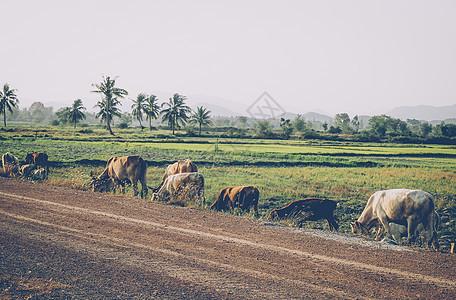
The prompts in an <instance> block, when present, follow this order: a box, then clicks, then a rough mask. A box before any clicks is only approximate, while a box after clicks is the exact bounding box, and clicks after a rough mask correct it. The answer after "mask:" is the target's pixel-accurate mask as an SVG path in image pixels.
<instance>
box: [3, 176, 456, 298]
mask: <svg viewBox="0 0 456 300" xmlns="http://www.w3.org/2000/svg"><path fill="white" fill-rule="evenodd" d="M0 274H1V280H0V298H4V299H10V298H13V299H14V298H25V296H30V295H38V297H37V298H39V299H48V298H49V299H50V298H53V299H55V298H65V299H72V298H74V299H152V298H154V299H385V298H387V299H392V298H396V299H431V298H432V299H456V255H451V254H448V253H436V252H432V251H426V250H421V249H412V248H407V247H398V246H392V245H388V244H384V243H378V242H371V241H366V240H364V239H361V238H357V237H354V236H351V235H345V234H333V233H329V232H324V231H318V230H298V229H293V228H285V227H279V226H271V225H270V224H267V223H263V222H260V221H256V220H251V219H246V218H240V217H234V216H231V215H228V214H223V213H216V212H211V211H203V210H197V209H188V208H183V207H174V206H169V205H164V204H160V203H152V202H149V201H146V200H140V199H133V198H129V197H121V196H113V195H107V194H101V193H92V192H84V191H77V190H71V189H67V188H61V187H51V186H47V185H43V184H33V183H29V182H22V181H18V180H12V179H6V178H0ZM32 286H34V287H35V288H32Z"/></svg>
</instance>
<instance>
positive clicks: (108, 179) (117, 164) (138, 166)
mask: <svg viewBox="0 0 456 300" xmlns="http://www.w3.org/2000/svg"><path fill="white" fill-rule="evenodd" d="M146 173H147V164H146V162H145V161H144V160H143V159H142V158H141V157H139V156H123V157H115V156H113V157H111V158H110V159H109V160H108V163H107V164H106V168H105V169H104V171H103V173H101V174H100V175H99V176H98V177H96V178H93V180H92V182H90V185H91V186H92V190H93V191H94V192H102V191H108V190H111V189H116V188H117V187H118V186H120V190H121V192H122V194H125V182H126V181H130V182H131V184H132V186H133V191H134V195H135V197H136V196H137V195H138V180H139V181H140V182H141V198H143V197H145V196H146V195H147V184H146Z"/></svg>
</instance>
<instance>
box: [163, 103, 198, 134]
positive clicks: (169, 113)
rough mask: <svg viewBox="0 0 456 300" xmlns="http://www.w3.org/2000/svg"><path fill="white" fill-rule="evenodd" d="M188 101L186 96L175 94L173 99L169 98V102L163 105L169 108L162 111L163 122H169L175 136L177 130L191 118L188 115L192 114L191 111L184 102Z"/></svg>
mask: <svg viewBox="0 0 456 300" xmlns="http://www.w3.org/2000/svg"><path fill="white" fill-rule="evenodd" d="M186 99H187V98H186V97H185V96H181V95H179V94H174V95H173V97H172V98H169V101H168V102H165V103H163V104H162V107H164V106H167V108H165V109H162V111H161V114H162V122H165V121H167V122H168V124H169V125H170V126H171V129H172V130H173V134H174V130H175V128H176V127H178V128H180V127H181V126H183V125H184V124H185V123H186V122H187V120H188V118H189V116H188V115H187V114H188V113H190V112H191V109H190V107H188V106H186V105H185V102H184V101H185V100H186Z"/></svg>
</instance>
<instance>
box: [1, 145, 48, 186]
mask: <svg viewBox="0 0 456 300" xmlns="http://www.w3.org/2000/svg"><path fill="white" fill-rule="evenodd" d="M2 167H3V170H4V172H5V173H8V174H10V175H12V176H13V177H18V176H20V177H22V178H25V179H31V180H44V179H46V178H47V177H48V174H49V165H48V156H47V154H46V153H43V152H34V153H29V154H27V155H26V156H25V164H22V165H21V164H20V162H19V159H17V157H15V156H14V155H12V154H11V153H9V152H7V153H5V154H3V155H2Z"/></svg>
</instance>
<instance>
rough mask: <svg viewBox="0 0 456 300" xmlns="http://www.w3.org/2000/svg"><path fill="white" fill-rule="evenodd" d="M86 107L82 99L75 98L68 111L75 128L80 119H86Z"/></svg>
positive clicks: (69, 118)
mask: <svg viewBox="0 0 456 300" xmlns="http://www.w3.org/2000/svg"><path fill="white" fill-rule="evenodd" d="M85 109H86V108H85V107H84V105H82V101H81V99H76V100H74V102H73V105H72V106H71V107H70V109H69V111H68V120H69V121H70V123H72V124H73V125H74V128H76V124H77V123H78V122H79V121H81V120H85V118H86V115H85V114H84V113H83V111H84V110H85Z"/></svg>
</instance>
